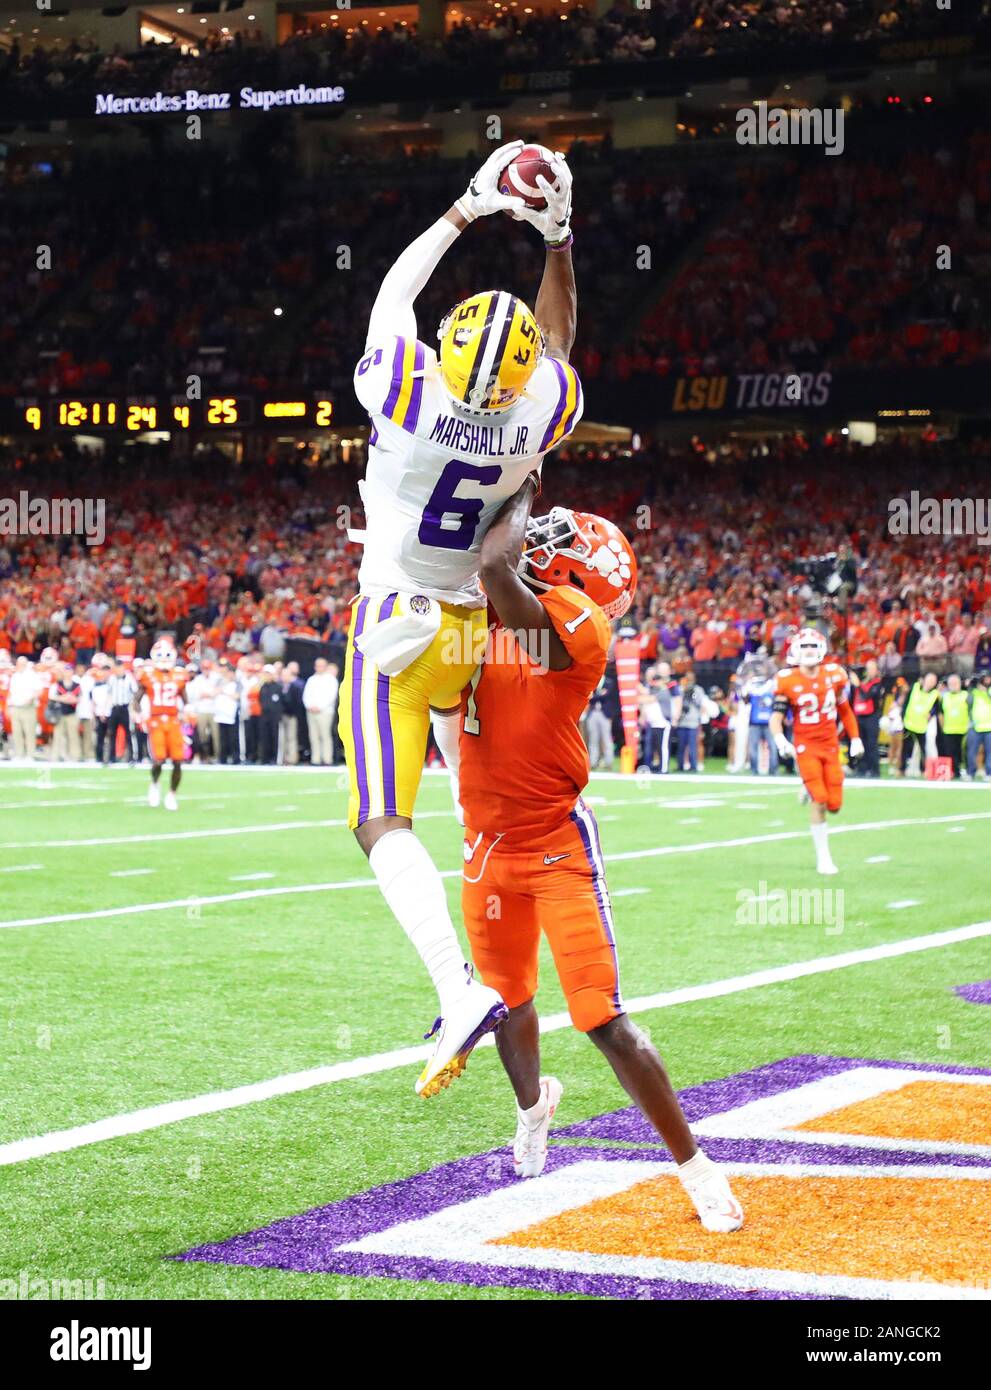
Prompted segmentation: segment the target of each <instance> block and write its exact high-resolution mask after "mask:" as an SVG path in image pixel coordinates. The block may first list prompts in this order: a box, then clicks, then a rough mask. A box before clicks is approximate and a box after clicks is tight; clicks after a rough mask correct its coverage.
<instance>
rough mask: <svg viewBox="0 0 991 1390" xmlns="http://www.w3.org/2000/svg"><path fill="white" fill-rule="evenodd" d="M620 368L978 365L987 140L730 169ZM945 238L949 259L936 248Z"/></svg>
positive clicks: (986, 348)
mask: <svg viewBox="0 0 991 1390" xmlns="http://www.w3.org/2000/svg"><path fill="white" fill-rule="evenodd" d="M741 182H742V184H743V187H742V190H741V196H740V197H739V199H738V201H737V202H736V203H735V204H734V205H733V206H732V208H731V210H729V211H727V213H726V214H725V215H724V216H723V217H722V218H721V219H720V221H719V224H718V225H717V226H716V227H714V228H713V229H712V230H711V231H710V232H709V234H708V236H707V238H706V242H705V245H704V247H701V248H699V253H698V254H697V255H693V256H692V257H691V258H690V259H689V260H687V261H686V263H685V264H684V265H683V266H682V267H681V268H680V269H679V271H678V272H677V273H676V275H675V276H674V278H673V279H672V281H671V282H670V283H669V284H668V286H667V287H666V288H665V290H664V292H663V294H662V297H661V300H660V302H659V303H658V304H657V306H656V307H655V308H654V309H652V310H650V311H649V312H648V314H647V315H646V316H645V318H644V321H643V322H642V323H641V325H640V328H639V332H638V336H637V339H636V341H635V343H634V345H633V346H632V347H631V348H630V349H629V350H628V351H627V352H626V353H625V354H622V355H621V356H620V357H619V358H617V360H616V362H615V363H614V369H615V371H616V373H617V375H618V376H619V378H620V379H624V378H630V377H632V378H634V379H637V378H638V377H646V376H649V375H651V374H653V375H655V376H666V375H678V374H680V373H682V372H683V373H685V374H686V375H688V376H696V375H699V374H702V375H711V374H713V373H716V372H720V371H727V370H729V371H732V370H739V369H741V368H745V369H746V370H748V371H756V372H760V371H762V370H774V369H775V368H779V369H780V368H783V369H789V370H796V371H804V370H812V371H817V370H821V369H824V368H829V369H831V370H837V369H842V368H849V369H864V368H867V367H877V366H881V365H883V366H891V367H941V366H966V365H970V364H973V363H976V362H988V361H989V360H991V334H989V332H988V327H987V325H988V317H989V313H988V311H989V308H991V293H989V290H991V135H989V134H988V133H987V132H984V131H981V132H975V133H974V134H972V135H971V137H970V139H969V141H965V142H964V144H963V146H962V147H961V148H959V149H955V148H953V147H952V146H951V145H950V144H947V145H946V146H945V147H942V148H940V149H937V150H935V151H927V150H924V149H913V150H912V151H911V152H908V151H905V152H902V153H901V154H900V156H899V157H898V158H896V159H895V160H894V161H891V160H889V161H887V162H885V161H884V160H882V159H881V158H869V157H868V158H865V157H860V158H854V159H850V158H844V159H837V160H830V159H827V160H824V161H822V162H819V163H816V164H812V165H807V166H805V167H804V168H799V167H797V166H796V165H794V164H790V165H789V167H788V168H787V170H780V171H772V170H770V169H769V168H768V167H766V166H764V167H756V168H754V169H752V170H748V171H746V172H745V173H744V174H742V175H741ZM947 244H949V245H952V247H953V258H954V259H953V264H952V268H943V269H940V268H939V263H940V262H939V256H938V248H939V247H941V246H945V245H947Z"/></svg>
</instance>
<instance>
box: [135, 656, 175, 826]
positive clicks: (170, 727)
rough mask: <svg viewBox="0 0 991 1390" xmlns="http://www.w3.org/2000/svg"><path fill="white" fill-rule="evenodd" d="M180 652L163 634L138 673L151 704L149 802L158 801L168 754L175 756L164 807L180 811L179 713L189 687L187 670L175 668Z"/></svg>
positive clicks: (146, 698)
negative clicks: (149, 658) (144, 666)
mask: <svg viewBox="0 0 991 1390" xmlns="http://www.w3.org/2000/svg"><path fill="white" fill-rule="evenodd" d="M177 660H178V653H177V651H176V649H175V646H174V645H173V643H172V642H171V640H170V639H169V638H167V637H160V638H159V639H158V641H157V642H156V643H155V644H154V646H153V647H152V649H151V660H150V662H149V665H148V666H147V667H146V668H145V669H144V670H143V671H142V672H141V675H140V676H139V677H138V685H139V686H140V688H141V691H142V696H143V699H144V700H145V701H146V702H147V706H148V749H149V752H150V753H151V784H150V786H149V787H148V805H149V806H157V805H158V804H159V798H160V795H161V793H160V791H159V786H158V782H159V778H160V777H161V775H162V767H163V766H164V764H165V760H166V758H170V759H171V760H172V772H171V776H170V781H169V789H168V791H167V792H166V793H165V809H166V810H167V811H177V810H178V809H179V803H178V801H177V800H176V792H177V791H178V790H179V783H180V782H181V781H182V760H183V758H184V757H185V740H184V739H183V735H182V723H181V721H180V714H181V712H182V707H183V694H184V691H185V689H186V672H185V671H183V670H177V669H176V662H177Z"/></svg>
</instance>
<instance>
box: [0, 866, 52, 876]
mask: <svg viewBox="0 0 991 1390" xmlns="http://www.w3.org/2000/svg"><path fill="white" fill-rule="evenodd" d="M41 868H44V865H43V864H8V865H6V866H5V867H4V868H2V869H0V874H26V873H29V872H30V871H31V870H32V869H41Z"/></svg>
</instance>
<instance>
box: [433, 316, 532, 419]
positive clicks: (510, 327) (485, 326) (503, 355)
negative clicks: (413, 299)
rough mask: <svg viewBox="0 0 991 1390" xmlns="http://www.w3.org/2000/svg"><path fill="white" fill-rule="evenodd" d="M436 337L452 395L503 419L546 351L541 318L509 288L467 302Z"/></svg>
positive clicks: (480, 412) (473, 408)
mask: <svg viewBox="0 0 991 1390" xmlns="http://www.w3.org/2000/svg"><path fill="white" fill-rule="evenodd" d="M437 337H438V339H439V340H440V371H441V376H442V378H443V381H444V386H445V388H446V389H447V392H448V395H450V396H451V397H452V399H453V400H454V401H455V402H456V403H457V405H459V406H460V407H461V409H462V410H466V411H468V412H469V413H470V414H472V415H486V416H487V415H498V414H499V413H500V412H501V411H504V410H508V409H509V407H510V406H512V405H515V404H516V402H517V401H518V400H519V399H520V397H521V396H522V395H523V391H524V389H525V388H526V384H527V382H528V381H529V380H530V378H531V376H533V373H534V369H535V368H536V366H537V363H538V362H539V361H540V359H541V357H542V356H543V352H544V340H543V338H542V337H541V335H540V329H539V328H538V327H537V320H536V319H535V318H534V316H533V314H532V313H531V312H530V310H529V309H528V308H527V306H526V305H525V304H524V303H523V301H522V300H521V299H517V298H516V296H515V295H512V294H508V293H507V292H506V291H505V290H483V291H482V293H481V294H473V295H472V296H471V298H470V299H463V300H462V301H461V303H460V304H456V305H455V306H454V308H453V309H452V310H451V311H450V313H449V314H447V315H446V316H445V318H444V319H443V320H442V321H441V325H440V327H439V328H438V330H437Z"/></svg>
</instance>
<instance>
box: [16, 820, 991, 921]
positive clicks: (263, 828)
mask: <svg viewBox="0 0 991 1390" xmlns="http://www.w3.org/2000/svg"><path fill="white" fill-rule="evenodd" d="M606 804H607V805H609V806H641V807H643V806H649V805H654V806H657V807H661V806H662V803H661V802H657V801H649V800H648V801H644V800H641V799H640V798H639V797H633V798H632V799H626V800H620V801H610V802H607V803H606ZM453 815H454V813H453V811H452V810H450V809H449V808H448V809H446V810H441V811H418V812H417V813H416V819H417V820H418V821H420V820H436V819H437V818H441V819H451V818H452V817H453ZM989 819H991V811H958V812H957V813H956V814H954V815H947V816H914V817H907V818H905V819H902V820H888V821H862V822H859V823H857V824H855V825H831V826H830V827H829V833H830V835H844V834H849V833H850V832H851V831H854V830H890V829H895V828H897V827H899V826H904V825H944V824H947V823H949V822H951V821H966V820H989ZM679 823H680V824H682V825H688V824H689V823H690V821H689V820H688V819H685V820H682V821H680V822H679ZM346 825H347V820H346V819H345V818H341V817H336V818H332V819H328V820H287V821H276V822H274V823H273V824H270V825H264V824H262V825H229V826H213V827H211V828H210V829H207V830H173V831H167V832H165V833H164V834H153V835H108V836H105V837H102V838H95V839H89V840H8V841H6V842H5V843H3V844H0V849H4V850H11V849H90V848H93V847H94V846H97V845H136V844H156V845H157V844H158V843H159V842H164V841H168V840H209V839H212V838H213V837H214V836H215V835H227V836H230V835H263V834H265V833H266V832H270V831H271V832H275V831H280V830H314V829H316V830H320V829H340V828H341V827H342V826H346ZM807 833H808V832H807V831H805V830H784V831H782V832H781V833H780V834H778V835H756V836H748V837H746V838H743V839H737V840H713V841H712V842H711V843H706V844H701V845H668V846H665V847H664V848H663V849H645V850H635V851H633V852H632V853H631V854H615V855H611V856H610V858H613V859H629V858H641V857H643V856H645V855H646V856H649V855H657V854H686V853H689V852H691V851H693V850H696V849H719V848H727V849H732V848H735V847H738V846H742V845H759V844H765V843H767V842H769V841H771V840H794V839H797V838H801V836H802V835H805V834H807ZM3 925H4V923H2V922H0V927H2V926H3Z"/></svg>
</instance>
